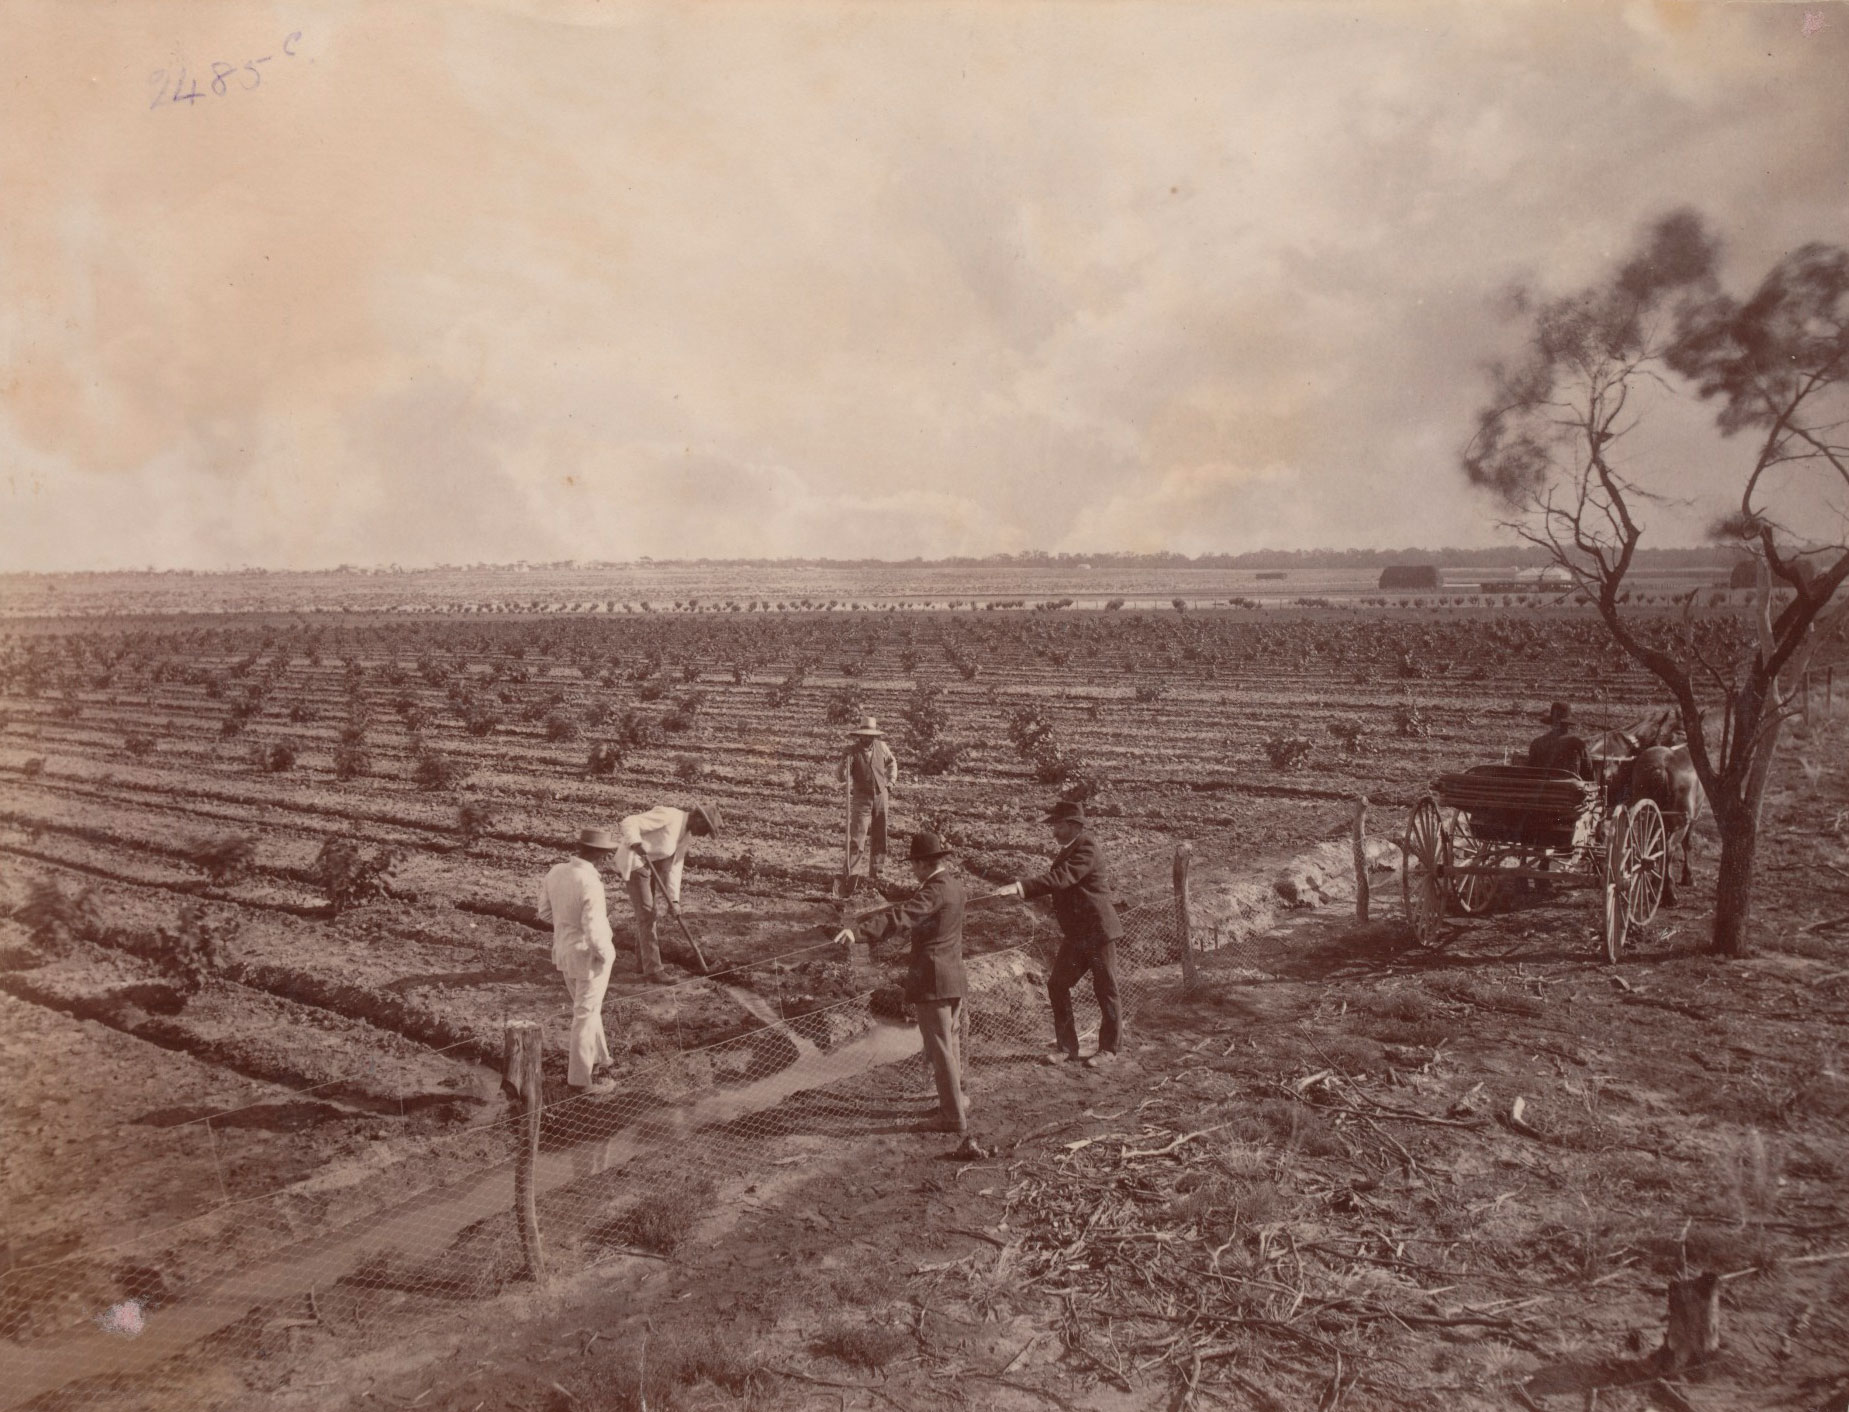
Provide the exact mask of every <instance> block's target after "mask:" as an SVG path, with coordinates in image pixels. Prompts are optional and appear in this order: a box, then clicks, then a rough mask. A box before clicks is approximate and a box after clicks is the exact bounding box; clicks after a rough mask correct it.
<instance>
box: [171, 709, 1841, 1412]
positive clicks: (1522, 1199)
mask: <svg viewBox="0 0 1849 1412" xmlns="http://www.w3.org/2000/svg"><path fill="white" fill-rule="evenodd" d="M1841 742H1842V735H1841V727H1840V726H1838V727H1835V728H1830V727H1821V726H1820V727H1819V729H1818V730H1817V731H1816V732H1815V733H1814V734H1809V735H1806V734H1804V733H1802V732H1799V733H1798V734H1797V735H1796V737H1795V738H1794V739H1793V740H1791V742H1790V743H1789V748H1788V749H1787V750H1786V752H1785V754H1784V756H1783V758H1782V760H1781V764H1780V767H1779V771H1778V778H1777V782H1776V786H1775V793H1774V796H1773V798H1772V799H1771V801H1770V804H1769V807H1770V810H1771V814H1772V823H1773V836H1772V842H1771V844H1770V846H1769V848H1768V849H1767V851H1766V855H1765V857H1764V866H1765V873H1764V887H1763V890H1762V892H1761V894H1760V901H1759V914H1758V915H1759V933H1760V938H1761V946H1760V949H1759V951H1758V953H1757V954H1756V955H1754V956H1751V957H1748V958H1743V959H1739V960H1727V961H1723V960H1717V959H1712V958H1708V957H1706V956H1704V955H1702V954H1701V947H1702V945H1703V941H1704V933H1705V921H1706V916H1707V913H1708V909H1709V906H1710V902H1711V895H1712V894H1711V886H1710V875H1711V867H1712V859H1713V851H1712V844H1711V843H1710V844H1709V845H1708V847H1707V848H1706V850H1705V851H1704V852H1701V853H1698V855H1697V866H1698V875H1699V876H1698V883H1697V886H1696V887H1695V888H1693V889H1692V890H1690V891H1689V892H1686V893H1685V894H1684V899H1683V901H1682V903H1681V904H1680V905H1679V906H1678V907H1677V908H1676V909H1675V910H1673V911H1668V912H1664V913H1662V914H1660V916H1659V919H1658V921H1657V922H1656V924H1655V925H1653V926H1652V927H1651V928H1650V929H1648V931H1647V932H1646V933H1645V935H1644V936H1643V937H1642V938H1641V940H1640V941H1639V942H1638V944H1637V945H1636V947H1635V948H1634V950H1633V951H1631V952H1630V953H1628V954H1627V955H1626V956H1625V958H1624V959H1623V961H1622V963H1621V964H1620V965H1619V966H1617V967H1616V968H1613V967H1609V966H1607V965H1605V964H1603V962H1602V960H1601V959H1600V958H1599V956H1598V947H1597V936H1596V915H1595V913H1594V911H1593V909H1592V908H1591V907H1590V906H1589V905H1588V903H1587V900H1586V897H1585V895H1584V894H1572V893H1561V894H1556V895H1542V896H1533V897H1524V898H1520V899H1517V900H1516V902H1515V904H1514V905H1512V906H1511V907H1510V908H1509V909H1508V910H1506V911H1504V912H1502V913H1501V914H1499V915H1495V916H1492V917H1489V918H1484V919H1472V920H1470V921H1468V922H1465V923H1462V924H1461V925H1460V926H1459V927H1458V928H1457V931H1456V934H1455V935H1454V936H1453V938H1452V939H1451V941H1450V944H1449V945H1448V946H1446V947H1445V948H1444V949H1443V950H1442V951H1437V952H1421V951H1411V950H1409V949H1408V948H1407V947H1406V945H1405V943H1404V939H1403V929H1402V927H1401V926H1400V924H1399V922H1398V921H1397V916H1396V915H1391V917H1390V919H1389V920H1384V921H1376V922H1374V923H1371V924H1367V925H1361V924H1357V923H1355V922H1354V921H1353V920H1352V917H1350V916H1348V915H1345V913H1344V911H1343V909H1341V908H1339V907H1334V906H1332V907H1329V908H1324V909H1316V910H1304V911H1299V912H1295V913H1291V914H1289V915H1287V916H1285V917H1284V918H1283V919H1282V920H1281V921H1280V923H1279V924H1278V925H1277V926H1275V927H1273V928H1272V929H1270V930H1269V931H1267V932H1265V933H1263V935H1262V936H1259V937H1257V938H1254V939H1253V940H1251V941H1250V942H1249V944H1247V945H1244V946H1242V947H1229V948H1226V949H1224V950H1222V951H1221V952H1219V953H1217V954H1215V955H1214V956H1213V957H1212V958H1210V961H1209V964H1208V965H1207V967H1206V974H1205V976H1204V978H1203V981H1202V983H1201V984H1200V985H1199V986H1198V987H1197V988H1196V989H1195V990H1194V991H1193V992H1191V993H1185V994H1184V993H1183V992H1182V990H1181V988H1180V987H1179V985H1177V984H1169V985H1167V986H1166V987H1163V988H1160V989H1156V990H1152V991H1150V992H1148V993H1146V994H1144V995H1143V997H1142V998H1141V1000H1140V1002H1139V1006H1138V1010H1137V1013H1136V1015H1135V1018H1134V1038H1135V1043H1134V1046H1133V1051H1132V1055H1131V1057H1130V1058H1129V1059H1128V1060H1127V1061H1126V1062H1124V1063H1121V1064H1120V1065H1119V1066H1117V1067H1116V1068H1114V1069H1110V1070H1104V1071H1093V1070H1083V1069H1079V1070H1074V1069H1065V1070H1048V1069H1044V1068H1041V1067H1039V1066H1037V1065H1034V1064H1032V1063H1030V1062H1027V1061H1026V1060H1025V1059H1024V1058H1023V1057H1022V1056H1020V1055H1018V1054H1010V1055H1006V1056H996V1057H991V1058H989V1059H987V1060H984V1059H982V1058H981V1057H980V1056H981V1050H980V1049H978V1051H977V1052H978V1062H976V1063H975V1064H974V1065H973V1066H972V1071H971V1089H972V1095H973V1101H974V1108H975V1116H976V1123H977V1127H978V1132H979V1137H980V1140H981V1142H982V1143H983V1144H984V1145H985V1146H986V1147H987V1148H988V1149H989V1150H990V1155H988V1156H986V1157H984V1158H983V1159H982V1160H978V1161H973V1162H967V1163H963V1162H955V1161H951V1160H947V1153H946V1150H945V1149H946V1140H945V1139H944V1138H942V1137H933V1136H928V1135H922V1134H918V1133H914V1132H910V1131H905V1130H904V1129H905V1127H906V1125H907V1123H908V1120H910V1119H915V1118H918V1117H922V1116H923V1115H924V1114H925V1113H926V1112H927V1111H928V1104H927V1103H926V1102H925V1101H924V1100H923V1099H922V1098H921V1095H920V1094H919V1091H918V1089H919V1083H918V1073H917V1070H916V1068H915V1067H914V1066H910V1065H898V1066H892V1067H888V1068H884V1069H880V1070H876V1071H874V1072H872V1073H870V1074H868V1075H866V1076H864V1077H863V1078H861V1079H859V1080H856V1081H854V1082H852V1083H850V1084H846V1085H841V1086H838V1087H837V1088H836V1089H834V1090H831V1091H830V1092H829V1093H828V1094H827V1095H826V1096H825V1097H819V1096H817V1095H806V1096H802V1097H800V1098H799V1099H798V1100H792V1102H791V1103H790V1104H789V1105H786V1108H785V1109H784V1110H782V1113H781V1117H782V1121H781V1123H780V1125H779V1128H778V1130H777V1132H776V1134H775V1135H774V1136H772V1137H770V1138H768V1139H765V1138H754V1139H753V1140H751V1141H743V1140H741V1141H739V1142H738V1143H736V1144H733V1143H728V1142H727V1141H725V1140H723V1135H721V1140H718V1141H715V1142H711V1143H696V1144H686V1145H682V1146H680V1147H674V1148H669V1149H667V1150H666V1151H663V1152H660V1153H657V1154H655V1155H654V1156H651V1157H648V1158H646V1159H642V1160H641V1161H640V1162H639V1163H638V1165H637V1166H636V1167H635V1168H634V1169H633V1170H632V1171H631V1172H630V1173H629V1176H630V1178H631V1180H630V1181H629V1183H628V1187H627V1190H628V1195H627V1196H626V1197H625V1198H624V1201H625V1203H626V1204H625V1205H624V1206H622V1207H621V1208H620V1212H619V1217H618V1219H617V1220H615V1221H613V1222H612V1225H613V1227H615V1228H616V1229H617V1231H618V1234H617V1235H615V1236H609V1237H607V1238H608V1239H610V1240H612V1241H613V1242H614V1243H615V1244H618V1245H620V1246H622V1248H624V1249H626V1250H632V1251H634V1250H640V1251H644V1252H645V1253H637V1254H609V1253H608V1252H607V1251H606V1252H605V1254H604V1258H603V1259H601V1260H600V1261H599V1262H598V1263H595V1264H592V1265H589V1266H588V1267H585V1268H582V1269H580V1270H579V1271H578V1272H577V1273H575V1274H571V1275H568V1276H566V1277H564V1278H562V1279H560V1280H559V1281H558V1282H557V1283H556V1284H554V1285H553V1286H552V1287H550V1288H548V1289H546V1290H544V1291H535V1290H533V1289H532V1288H531V1287H530V1286H528V1285H525V1284H524V1283H523V1282H522V1280H521V1279H520V1278H519V1276H518V1274H517V1270H518V1247H517V1244H516V1243H515V1242H514V1238H513V1233H512V1226H511V1221H509V1222H507V1223H506V1226H505V1229H502V1230H500V1231H498V1232H497V1233H495V1234H494V1236H493V1239H491V1240H490V1241H489V1243H488V1244H487V1245H485V1246H481V1247H479V1248H478V1251H477V1258H478V1260H479V1261H480V1263H481V1264H483V1265H484V1266H485V1267H488V1268H490V1269H491V1270H492V1271H494V1272H495V1278H494V1279H492V1280H489V1281H487V1282H486V1283H487V1284H489V1285H492V1286H493V1287H495V1288H498V1289H499V1290H500V1292H499V1293H498V1294H493V1293H492V1292H491V1290H490V1289H488V1288H481V1289H477V1290H476V1291H474V1292H472V1293H471V1294H466V1295H465V1294H459V1293H456V1292H451V1293H449V1294H447V1295H431V1294H429V1293H427V1292H426V1293H411V1292H407V1291H405V1290H399V1291H395V1292H394V1291H381V1290H379V1289H368V1290H360V1289H355V1288H348V1287H342V1288H338V1289H336V1290H334V1291H331V1292H324V1293H323V1294H322V1295H321V1297H320V1299H319V1302H318V1307H317V1308H316V1310H315V1311H314V1314H313V1317H312V1318H311V1317H307V1314H308V1311H307V1310H305V1309H301V1308H295V1307H288V1308H273V1309H270V1310H267V1311H263V1312H262V1313H261V1314H260V1315H259V1316H253V1320H254V1323H252V1324H251V1326H250V1327H248V1328H246V1329H244V1330H243V1334H244V1336H245V1338H246V1339H247V1340H254V1343H255V1346H256V1347H258V1348H259V1349H260V1350H261V1356H260V1357H256V1358H251V1357H243V1356H240V1357H235V1358H234V1357H231V1356H229V1352H228V1350H227V1356H226V1357H225V1359H224V1360H223V1361H222V1362H219V1363H216V1364H211V1365H207V1366H209V1368H210V1371H209V1372H205V1373H202V1372H201V1371H200V1369H201V1366H202V1365H201V1364H200V1363H199V1362H198V1361H197V1360H195V1361H193V1362H192V1363H190V1364H189V1365H188V1369H187V1371H184V1372H182V1371H178V1370H175V1371H173V1372H172V1373H171V1375H170V1376H169V1377H168V1378H166V1379H164V1380H162V1381H160V1382H158V1383H156V1384H151V1385H149V1386H147V1388H146V1391H145V1396H146V1401H145V1404H144V1405H146V1406H149V1407H170V1406H172V1407H178V1406H194V1405H198V1406H225V1407H231V1406H237V1407H241V1408H242V1407H272V1408H278V1409H304V1410H305V1409H316V1412H319V1409H323V1408H327V1409H334V1408H346V1407H352V1408H378V1407H418V1408H442V1409H459V1410H460V1412H479V1410H480V1409H493V1408H514V1409H526V1412H538V1409H558V1410H559V1412H565V1410H566V1409H574V1408H586V1409H589V1408H595V1409H640V1408H643V1407H647V1408H654V1409H670V1408H686V1409H692V1408H744V1407H757V1408H792V1409H794V1408H811V1407H813V1408H823V1407H828V1408H837V1407H839V1408H850V1407H853V1408H860V1407H883V1408H900V1409H919V1410H920V1412H922V1409H926V1408H941V1407H947V1406H957V1407H969V1408H997V1409H1014V1408H1023V1409H1025V1408H1030V1407H1034V1408H1049V1407H1051V1408H1081V1407H1082V1408H1091V1409H1100V1412H1103V1409H1116V1408H1158V1407H1162V1408H1167V1407H1181V1406H1201V1407H1211V1406H1227V1407H1240V1408H1244V1407H1263V1408H1291V1409H1295V1408H1334V1407H1337V1406H1342V1407H1348V1408H1374V1407H1404V1408H1425V1407H1444V1408H1478V1407H1481V1408H1506V1407H1511V1406H1517V1407H1535V1406H1539V1407H1551V1408H1562V1409H1564V1408H1575V1409H1578V1408H1582V1407H1597V1408H1621V1409H1622V1408H1641V1407H1647V1406H1658V1407H1670V1408H1684V1407H1695V1408H1699V1409H1722V1408H1773V1407H1781V1408H1782V1407H1790V1408H1802V1409H1812V1410H1813V1412H1821V1409H1826V1408H1832V1409H1841V1408H1843V1407H1844V1406H1846V1405H1849V1078H1846V1077H1845V1071H1844V1067H1843V1055H1844V1042H1845V1039H1846V1038H1849V945H1846V944H1845V941H1844V936H1845V929H1844V925H1843V916H1842V914H1843V913H1844V912H1846V911H1849V902H1846V901H1845V898H1846V897H1849V887H1846V886H1845V885H1844V883H1843V882H1842V881H1839V878H1841V877H1843V876H1845V874H1844V872H1843V869H1844V866H1845V863H1849V849H1846V844H1849V778H1846V773H1849V772H1846V769H1845V766H1844V763H1843V759H1844V752H1843V750H1842V749H1841ZM1703 864H1706V867H1703V866H1702V865H1703ZM1387 910H1388V911H1389V913H1390V914H1396V912H1397V908H1394V907H1391V906H1390V907H1389V908H1388V909H1387ZM1517 1100H1521V1103H1522V1107H1521V1110H1520V1114H1519V1116H1517V1113H1516V1107H1515V1105H1516V1102H1517ZM1684 1270H1687V1271H1691V1272H1692V1271H1713V1272H1715V1273H1718V1274H1720V1275H1722V1276H1723V1284H1722V1294H1721V1308H1722V1328H1723V1348H1722V1352H1721V1354H1720V1356H1719V1357H1718V1358H1717V1359H1716V1360H1715V1361H1714V1362H1713V1363H1712V1364H1711V1365H1710V1366H1708V1367H1706V1368H1703V1369H1699V1370H1697V1371H1695V1372H1693V1373H1690V1374H1687V1375H1684V1376H1681V1377H1678V1378H1674V1379H1672V1380H1670V1381H1668V1382H1664V1381H1661V1380H1658V1379H1657V1377H1656V1375H1655V1370H1654V1368H1653V1367H1652V1366H1651V1364H1650V1362H1649V1358H1650V1355H1651V1354H1652V1352H1653V1351H1654V1350H1655V1349H1656V1347H1657V1345H1658V1344H1659V1342H1660V1341H1661V1338H1662V1332H1663V1323H1664V1304H1665V1299H1664V1289H1665V1284H1666V1282H1667V1280H1668V1279H1669V1278H1671V1277H1673V1276H1675V1275H1677V1274H1678V1273H1679V1272H1681V1271H1684ZM484 1296H487V1297H484Z"/></svg>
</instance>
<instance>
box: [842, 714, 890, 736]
mask: <svg viewBox="0 0 1849 1412" xmlns="http://www.w3.org/2000/svg"><path fill="white" fill-rule="evenodd" d="M848 734H849V735H864V736H867V737H869V738H870V737H873V736H876V735H877V736H882V737H883V736H884V735H885V734H886V732H885V731H883V730H881V729H880V723H879V722H878V721H876V720H874V719H873V717H871V716H864V717H862V718H861V722H860V724H859V725H858V726H856V727H855V728H854V729H853V730H851V731H849V732H848Z"/></svg>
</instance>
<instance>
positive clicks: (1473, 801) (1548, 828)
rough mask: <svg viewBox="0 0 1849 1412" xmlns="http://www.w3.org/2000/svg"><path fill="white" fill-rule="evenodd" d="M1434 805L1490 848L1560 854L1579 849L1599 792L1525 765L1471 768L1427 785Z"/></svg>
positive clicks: (1567, 775) (1573, 778) (1565, 775)
mask: <svg viewBox="0 0 1849 1412" xmlns="http://www.w3.org/2000/svg"><path fill="white" fill-rule="evenodd" d="M1432 792H1433V793H1434V794H1435V795H1437V797H1438V802H1439V803H1440V804H1442V805H1444V806H1445V807H1446V808H1448V809H1455V810H1457V811H1458V812H1459V813H1460V814H1463V815H1465V816H1466V817H1467V818H1468V819H1469V820H1470V829H1471V832H1472V833H1474V834H1475V835H1476V836H1477V837H1478V838H1481V839H1485V840H1487V841H1489V842H1492V843H1509V844H1518V845H1526V846H1528V847H1531V848H1548V849H1558V850H1565V849H1571V848H1575V847H1578V846H1580V845H1582V844H1583V843H1584V842H1585V841H1586V839H1587V838H1588V837H1589V836H1590V834H1591V819H1592V815H1593V812H1594V811H1595V810H1596V808H1597V807H1598V803H1599V794H1600V789H1599V786H1598V785H1597V784H1593V783H1591V782H1589V781H1587V780H1582V779H1580V778H1579V776H1577V775H1575V774H1573V773H1572V772H1571V771H1568V770H1540V769H1535V768H1534V767H1532V766H1529V765H1475V766H1472V767H1471V768H1470V769H1468V770H1464V771H1462V772H1460V773H1452V774H1443V775H1440V776H1439V777H1438V778H1437V779H1436V780H1435V781H1433V783H1432Z"/></svg>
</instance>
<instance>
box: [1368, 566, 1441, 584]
mask: <svg viewBox="0 0 1849 1412" xmlns="http://www.w3.org/2000/svg"><path fill="white" fill-rule="evenodd" d="M1380 586H1381V587H1382V588H1443V587H1444V586H1445V576H1444V575H1443V574H1442V573H1440V572H1439V570H1438V566H1437V565H1436V564H1389V565H1387V567H1386V568H1384V569H1382V570H1381V571H1380Z"/></svg>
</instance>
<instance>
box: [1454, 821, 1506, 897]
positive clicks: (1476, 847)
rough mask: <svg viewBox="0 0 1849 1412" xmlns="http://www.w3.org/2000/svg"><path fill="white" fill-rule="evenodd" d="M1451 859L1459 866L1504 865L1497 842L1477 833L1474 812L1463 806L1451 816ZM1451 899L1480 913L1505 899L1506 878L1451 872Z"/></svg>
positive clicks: (1487, 866) (1490, 866) (1484, 866)
mask: <svg viewBox="0 0 1849 1412" xmlns="http://www.w3.org/2000/svg"><path fill="white" fill-rule="evenodd" d="M1451 862H1452V863H1453V864H1454V865H1455V866H1456V867H1459V868H1494V867H1500V866H1501V864H1502V859H1501V858H1500V857H1499V856H1498V849H1497V846H1496V845H1495V844H1493V843H1490V842H1488V841H1486V840H1484V839H1481V838H1478V837H1477V831H1476V830H1475V829H1474V828H1472V827H1471V824H1470V815H1468V814H1466V813H1465V812H1464V811H1463V810H1461V809H1460V810H1459V811H1458V812H1457V813H1456V814H1454V815H1452V817H1451ZM1450 883H1451V899H1452V901H1454V902H1455V903H1457V910H1458V911H1460V912H1462V913H1463V914H1464V915H1465V916H1466V917H1480V916H1482V915H1483V914H1484V913H1485V912H1488V911H1489V910H1490V909H1491V908H1493V907H1494V906H1495V905H1496V904H1497V903H1498V902H1499V901H1501V899H1502V879H1501V878H1498V877H1495V876H1494V875H1492V874H1488V873H1456V872H1453V873H1452V874H1451V875H1450Z"/></svg>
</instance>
